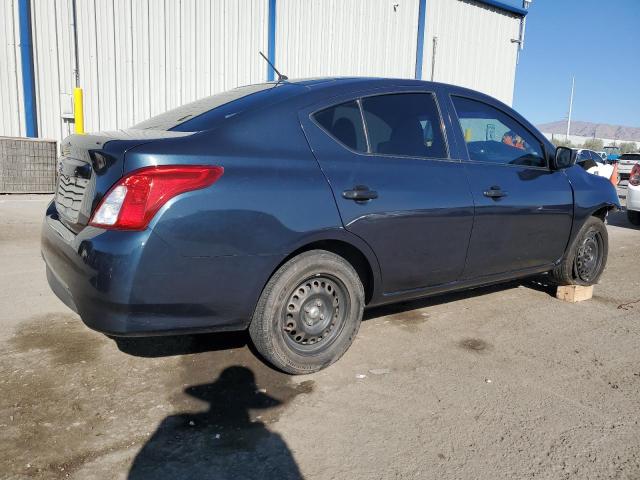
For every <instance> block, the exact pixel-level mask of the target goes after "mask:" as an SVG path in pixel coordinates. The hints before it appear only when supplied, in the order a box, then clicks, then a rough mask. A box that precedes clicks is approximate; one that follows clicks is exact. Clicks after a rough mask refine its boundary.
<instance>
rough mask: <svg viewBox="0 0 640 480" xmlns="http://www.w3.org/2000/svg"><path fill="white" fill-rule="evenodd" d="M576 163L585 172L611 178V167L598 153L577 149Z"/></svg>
mask: <svg viewBox="0 0 640 480" xmlns="http://www.w3.org/2000/svg"><path fill="white" fill-rule="evenodd" d="M576 162H577V164H578V165H580V166H581V167H582V168H584V169H585V170H586V171H587V172H589V173H591V174H593V175H598V176H599V177H605V178H611V175H612V174H613V165H611V164H608V163H606V162H605V161H604V160H603V159H602V157H601V156H600V154H599V153H598V152H594V151H593V150H588V149H584V148H583V149H578V150H577V156H576Z"/></svg>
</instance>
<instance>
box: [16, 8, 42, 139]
mask: <svg viewBox="0 0 640 480" xmlns="http://www.w3.org/2000/svg"><path fill="white" fill-rule="evenodd" d="M18 12H19V18H20V61H21V64H22V92H23V97H24V113H25V119H26V127H27V137H37V136H38V116H37V112H36V82H35V76H34V74H33V45H32V43H31V2H30V0H20V3H19V4H18Z"/></svg>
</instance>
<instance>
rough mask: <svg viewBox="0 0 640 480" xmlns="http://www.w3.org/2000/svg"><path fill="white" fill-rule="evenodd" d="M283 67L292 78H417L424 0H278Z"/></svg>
mask: <svg viewBox="0 0 640 480" xmlns="http://www.w3.org/2000/svg"><path fill="white" fill-rule="evenodd" d="M277 5H278V6H277V20H276V62H277V67H278V69H279V70H281V71H282V72H285V73H286V74H287V75H288V76H289V77H291V78H294V77H314V76H326V75H357V76H386V77H403V78H413V76H414V72H415V65H416V45H417V41H416V39H417V32H418V6H419V4H418V0H393V1H392V0H368V1H366V2H363V1H361V0H307V1H300V0H278V4H277Z"/></svg>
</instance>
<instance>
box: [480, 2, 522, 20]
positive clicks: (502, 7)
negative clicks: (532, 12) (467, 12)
mask: <svg viewBox="0 0 640 480" xmlns="http://www.w3.org/2000/svg"><path fill="white" fill-rule="evenodd" d="M476 1H477V2H478V3H484V4H485V5H489V6H490V7H495V8H497V9H499V10H503V11H505V12H509V13H515V14H516V15H518V16H519V17H526V16H527V13H529V11H528V10H527V9H525V8H520V7H516V6H514V5H509V4H508V3H505V2H501V1H500V0H476Z"/></svg>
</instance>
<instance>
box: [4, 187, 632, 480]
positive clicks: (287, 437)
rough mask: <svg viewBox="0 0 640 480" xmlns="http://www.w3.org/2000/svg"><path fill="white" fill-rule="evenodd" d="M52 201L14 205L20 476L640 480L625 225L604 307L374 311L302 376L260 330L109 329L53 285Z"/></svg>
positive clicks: (10, 253) (616, 220)
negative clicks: (279, 360)
mask: <svg viewBox="0 0 640 480" xmlns="http://www.w3.org/2000/svg"><path fill="white" fill-rule="evenodd" d="M47 201H48V198H47V197H46V196H0V266H1V267H2V268H0V322H1V323H0V324H1V325H2V327H3V328H2V329H0V478H9V479H30V478H53V479H61V478H74V479H83V480H85V479H103V478H109V479H113V478H122V479H124V478H129V479H158V478H172V479H174V478H175V479H182V478H184V479H186V478H196V479H201V478H202V479H205V478H206V479H209V478H211V479H232V478H233V479H236V478H260V479H270V478H274V479H284V478H309V479H343V478H344V479H378V478H379V479H413V478H425V479H430V478H439V479H448V478H450V479H454V478H455V479H459V478H470V479H476V478H487V479H500V478H504V479H507V478H508V479H512V478H553V479H556V478H557V479H569V478H570V479H589V478H621V479H638V478H640V425H639V424H638V422H639V420H640V348H639V347H640V229H637V228H634V227H632V226H631V225H630V224H629V223H628V222H627V221H626V218H625V216H624V212H617V213H614V214H612V215H611V216H610V217H609V236H610V254H609V263H608V267H607V270H606V272H605V274H604V276H603V278H602V280H601V283H600V285H597V286H596V287H595V294H594V298H593V299H592V300H589V301H586V302H582V303H578V304H569V303H565V302H561V301H559V300H556V299H555V298H553V296H552V293H553V292H552V289H551V288H549V287H548V286H547V285H545V282H544V279H543V278H542V279H534V280H526V281H523V282H511V283H507V284H504V285H498V286H492V287H487V288H481V289H476V290H472V291H467V292H461V293H455V294H450V295H444V296H439V297H434V298H430V299H425V300H421V301H417V302H411V303H404V304H400V305H393V306H387V307H383V308H378V309H374V310H370V311H367V312H366V320H365V322H364V323H363V325H362V328H361V329H360V333H359V334H358V337H357V339H356V341H355V342H354V345H353V346H352V348H351V349H350V350H349V351H348V352H347V354H346V355H345V356H344V357H343V358H342V359H341V360H340V361H339V362H338V363H336V364H335V365H334V366H332V367H330V368H328V369H327V370H324V371H322V372H319V373H317V374H313V375H308V376H302V377H291V376H288V375H285V374H282V373H279V372H276V371H274V370H273V369H271V368H270V367H269V366H267V365H266V364H265V363H263V362H262V361H261V360H260V359H259V358H258V357H257V356H256V354H255V352H254V351H253V350H252V348H251V347H250V345H249V344H248V338H247V336H246V334H244V333H242V332H240V333H226V334H207V335H191V336H183V337H159V338H147V339H119V340H114V339H111V338H108V337H106V336H104V335H101V334H99V333H96V332H94V331H92V330H89V329H88V328H87V327H85V326H84V325H83V324H82V322H81V321H80V319H79V318H78V316H77V315H75V314H74V313H72V312H71V311H69V310H68V309H67V308H66V307H65V306H64V305H63V304H62V303H61V302H59V301H58V300H57V299H56V298H55V296H54V295H53V294H52V293H51V292H50V291H49V288H48V286H47V284H46V279H45V275H44V264H43V262H42V260H41V258H40V255H39V229H40V221H41V216H42V213H43V211H44V208H45V205H46V203H47ZM176 281H179V279H176Z"/></svg>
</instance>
